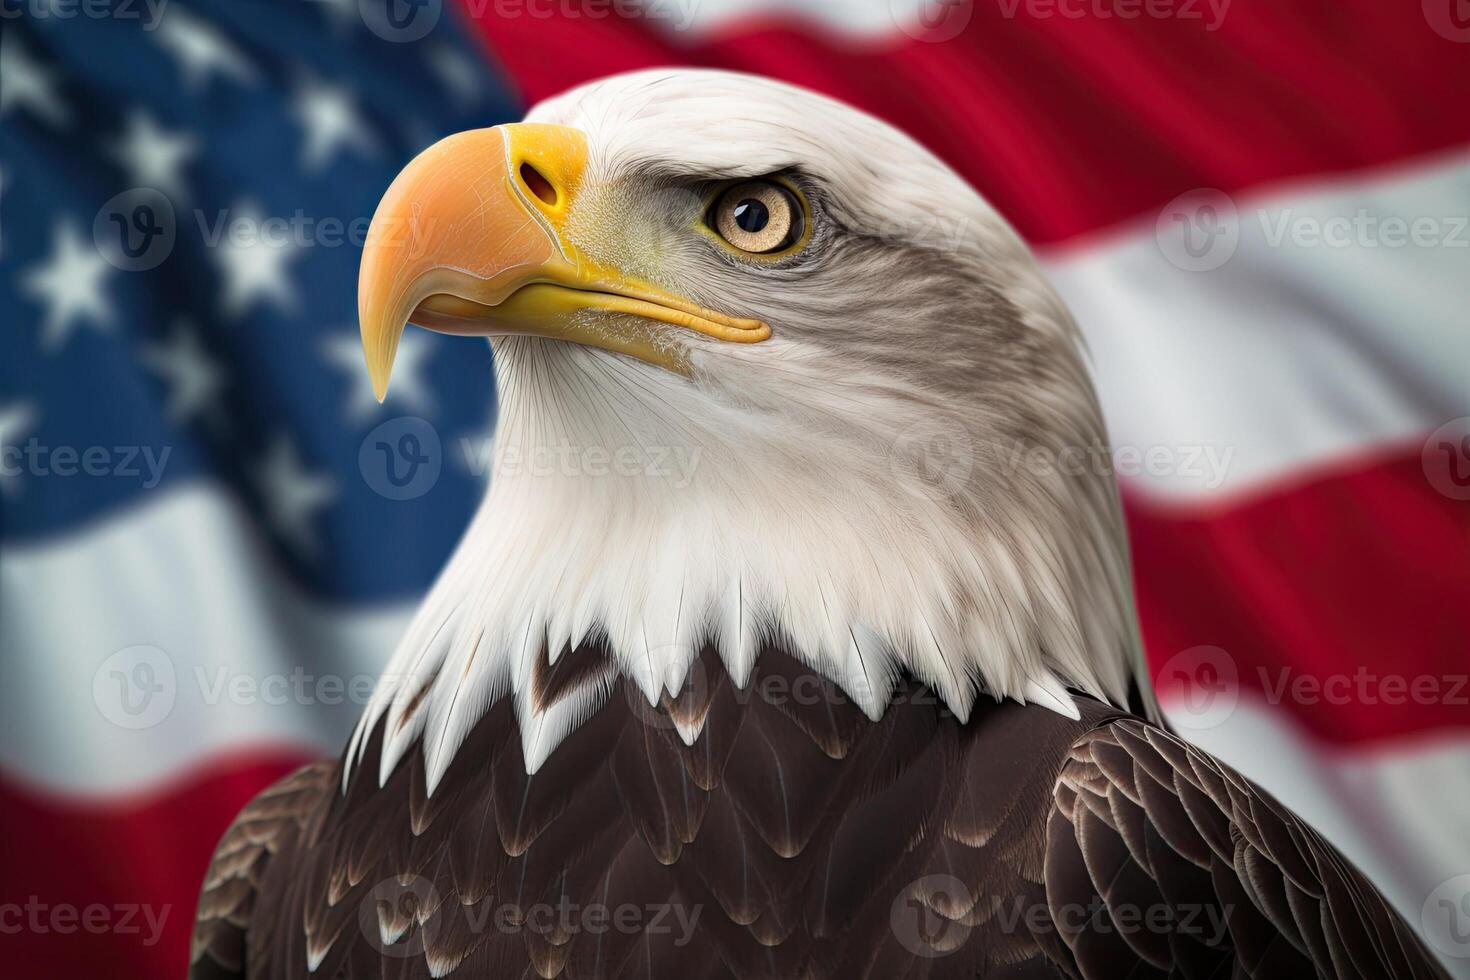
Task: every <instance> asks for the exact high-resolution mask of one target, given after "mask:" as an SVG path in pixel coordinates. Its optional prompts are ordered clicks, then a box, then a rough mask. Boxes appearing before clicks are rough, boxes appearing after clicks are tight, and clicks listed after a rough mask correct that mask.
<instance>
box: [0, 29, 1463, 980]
mask: <svg viewBox="0 0 1470 980" xmlns="http://www.w3.org/2000/svg"><path fill="white" fill-rule="evenodd" d="M0 13H3V15H4V16H3V19H0V260H3V266H0V311H3V313H4V322H5V330H4V333H3V335H0V664H3V677H0V724H3V729H0V732H3V734H0V882H3V888H0V956H3V958H4V962H5V964H6V967H5V973H6V975H7V976H17V977H25V976H36V977H40V976H46V977H70V976H98V975H105V976H116V977H122V976H138V977H154V976H167V975H180V974H181V973H182V972H183V969H184V966H185V963H186V960H187V952H186V950H187V942H188V934H189V929H190V924H191V921H192V918H193V907H194V899H195V895H196V893H197V888H198V884H199V881H200V878H201V875H202V873H203V869H204V867H205V864H206V861H207V859H208V856H209V854H210V851H211V849H212V847H213V845H214V843H215V841H216V839H217V838H218V836H219V834H220V833H221V832H222V831H223V829H224V827H225V826H226V824H227V823H228V822H229V820H230V819H231V818H232V817H233V815H234V814H235V812H236V811H237V810H238V809H239V807H240V806H241V805H242V804H243V803H244V802H245V801H246V800H247V799H248V798H249V797H250V796H252V795H253V794H254V793H255V792H257V791H258V790H259V789H260V788H262V787H263V786H264V785H266V784H267V783H269V782H270V781H272V780H274V779H275V778H277V777H279V776H280V775H281V774H283V773H284V772H286V771H287V770H289V769H290V768H292V767H294V766H295V765H297V764H299V763H300V762H301V761H303V760H305V759H308V758H315V757H319V756H322V755H326V754H334V753H336V752H338V751H340V749H341V748H342V745H343V743H344V740H345V737H346V734H347V732H348V730H349V727H350V725H351V724H352V722H353V721H354V720H355V718H356V716H357V714H358V712H359V711H360V710H361V707H362V704H363V702H364V700H365V699H366V696H367V693H368V692H369V691H370V689H371V685H372V683H373V680H374V678H375V676H376V672H377V671H378V670H379V669H381V666H382V664H383V662H384V661H385V660H386V657H387V654H388V652H389V651H390V648H391V647H392V645H393V643H394V642H395V640H396V639H397V637H398V634H399V633H400V631H401V630H402V628H403V626H404V625H405V622H406V618H407V615H408V613H409V611H410V610H411V608H412V606H413V604H414V602H415V600H416V598H417V597H418V596H420V595H421V594H422V593H423V591H424V590H425V589H426V588H427V587H428V585H429V583H430V582H431V580H432V578H433V576H434V575H435V573H436V572H437V570H438V569H439V568H440V567H441V565H442V564H443V562H444V560H445V559H446V557H447V555H448V552H449V550H450V548H451V547H452V546H453V544H454V542H455V541H456V539H457V537H458V534H459V532H460V531H461V529H462V528H463V527H464V525H465V523H466V522H467V520H468V518H469V515H470V513H471V510H472V508H473V507H474V506H475V504H476V502H477V500H478V498H479V496H480V493H481V491H482V488H483V479H484V476H485V470H486V459H487V457H486V455H485V453H484V447H485V438H486V436H487V434H488V432H489V431H490V426H491V424H492V422H493V406H494V391H493V379H492V375H491V372H490V363H489V352H488V349H480V350H479V352H478V353H475V350H476V349H475V348H474V347H473V346H471V347H468V348H467V347H465V346H462V345H460V344H451V345H448V346H445V345H441V343H440V342H439V340H438V338H436V337H435V336H434V335H431V334H428V333H425V332H422V331H419V332H410V333H409V334H407V335H405V337H404V347H403V349H402V350H401V351H400V354H399V358H398V364H397V367H396V369H395V375H394V384H393V387H392V389H391V393H390V396H389V400H388V401H387V402H386V403H385V404H384V405H382V406H379V405H378V404H377V403H376V402H375V401H374V399H373V398H372V397H371V391H370V388H369V384H368V378H367V374H366V372H365V370H364V369H363V366H362V358H361V353H360V349H359V346H358V340H357V328H356V322H355V296H356V292H355V277H356V270H357V262H358V255H359V248H360V245H361V242H362V236H363V234H364V233H365V231H366V226H367V221H368V218H369V217H370V216H371V215H372V212H373V208H374V207H375V205H376V203H377V200H378V197H379V196H380V195H381V193H382V191H383V190H384V189H385V188H386V187H387V185H388V183H389V182H390V181H391V180H392V178H393V176H394V175H395V174H396V173H397V171H398V170H399V168H401V167H402V165H403V164H404V163H406V162H407V161H408V160H409V159H410V158H411V157H412V156H413V155H414V154H415V153H416V152H418V151H419V150H420V149H422V148H423V147H425V146H426V145H428V144H429V143H431V142H432V141H434V140H435V139H437V138H439V137H441V136H444V135H446V134H448V133H452V132H456V131H459V130H463V129H468V128H474V127H480V126H488V125H492V124H495V123H498V122H504V121H508V120H513V119H516V118H518V117H519V116H520V115H521V113H522V112H523V111H524V109H525V108H526V106H528V105H529V104H531V103H532V102H534V101H536V100H537V99H540V98H541V97H543V96H546V95H550V94H553V93H555V92H557V91H560V90H562V89H564V88H566V87H568V86H570V85H573V84H576V83H578V82H582V81H585V80H587V79H590V78H595V77H597V76H600V75H604V74H607V73H610V72H614V71H620V70H626V69H632V68H641V67H647V66H654V65H665V64H697V65H708V66H719V67H726V68H735V69H741V70H746V71H752V72H757V73H762V74H767V75H771V76H775V77H779V78H783V79H786V80H788V81H793V82H797V83H799V84H803V85H806V86H809V87H811V88H814V89H817V90H820V91H823V92H826V93H828V94H831V95H835V96H837V97H839V98H841V99H844V100H845V101H848V102H850V103H852V104H854V105H856V106H858V107H860V108H864V109H867V110H869V111H871V112H874V113H876V114H878V115H880V116H882V117H884V118H886V119H888V120H890V121H891V122H894V123H896V124H897V125H899V126H900V127H902V128H904V129H905V130H907V131H908V132H909V133H911V134H912V135H913V136H915V137H916V138H918V139H919V140H920V141H921V142H923V143H925V144H926V145H927V146H929V147H930V148H932V149H933V150H935V151H936V152H937V153H939V154H940V155H941V156H942V157H944V158H945V159H946V160H947V161H948V162H949V163H950V164H952V165H953V166H954V167H956V168H957V169H958V170H959V171H960V172H961V173H963V174H964V175H965V176H966V177H967V178H968V179H969V180H970V181H971V182H972V183H973V184H974V185H975V186H976V187H977V188H979V189H980V190H981V191H982V192H983V193H984V194H986V195H987V196H988V197H989V198H990V200H991V201H992V202H994V203H995V205H996V206H997V207H998V209H999V210H1000V211H1001V213H1002V214H1004V215H1005V216H1007V217H1008V218H1009V219H1010V220H1011V222H1012V223H1013V224H1015V225H1016V227H1017V228H1018V229H1019V230H1020V231H1021V232H1022V234H1023V235H1025V236H1026V237H1027V238H1028V239H1029V240H1030V241H1031V242H1032V243H1033V245H1034V246H1035V247H1036V248H1037V250H1038V252H1039V253H1040V254H1041V255H1042V257H1043V260H1044V262H1045V264H1046V266H1047V268H1048V271H1049V272H1050V273H1051V275H1052V277H1053V279H1054V281H1055V282H1056V283H1057V285H1058V286H1059V288H1060V289H1061V290H1062V292H1063V294H1064V296H1065V297H1066V299H1067V300H1068V301H1069V303H1070V304H1071V305H1072V307H1073V309H1074V312H1075V313H1076V314H1077V317H1078V319H1079V321H1080V323H1081V326H1082V329H1083V332H1084V333H1085V334H1086V336H1087V339H1088V343H1089V346H1090V349H1091V353H1092V357H1093V359H1094V368H1095V371H1096V375H1097V379H1098V384H1099V386H1100V389H1101V394H1102V399H1103V403H1104V408H1105V411H1106V414H1107V418H1108V423H1109V426H1110V430H1111V436H1112V439H1113V442H1114V448H1113V461H1114V464H1115V466H1116V468H1117V471H1118V473H1119V478H1120V481H1121V483H1122V486H1123V492H1124V496H1125V503H1126V506H1127V509H1128V517H1129V522H1130V531H1131V535H1132V542H1133V548H1134V558H1135V577H1136V583H1137V590H1138V604H1139V609H1140V613H1141V616H1142V622H1143V627H1144V633H1145V641H1146V646H1147V649H1148V654H1149V659H1150V662H1151V665H1152V667H1153V670H1154V673H1155V677H1156V683H1157V685H1158V688H1159V692H1160V696H1161V698H1162V700H1163V703H1164V705H1165V707H1166V709H1167V710H1168V711H1169V713H1170V716H1171V718H1172V719H1173V720H1174V722H1175V724H1176V726H1177V727H1178V729H1179V730H1180V731H1181V733H1182V734H1184V735H1185V736H1187V737H1189V738H1191V739H1193V740H1195V741H1197V742H1199V743H1200V744H1202V745H1204V746H1205V747H1206V748H1208V749H1209V750H1211V751H1213V752H1215V753H1216V754H1217V755H1219V756H1221V757H1222V758H1224V759H1225V760H1226V761H1228V762H1230V763H1232V764H1234V765H1236V766H1237V767H1239V768H1240V769H1242V770H1243V771H1244V772H1245V773H1246V774H1248V775H1250V776H1252V777H1253V778H1255V779H1256V780H1257V781H1259V782H1261V783H1263V784H1264V785H1265V786H1266V788H1267V789H1269V790H1271V791H1272V792H1274V793H1275V794H1277V795H1278V796H1279V797H1281V798H1282V799H1283V800H1284V801H1285V802H1286V803H1288V804H1289V805H1291V806H1293V807H1295V808H1296V809H1297V810H1298V811H1300V812H1301V813H1302V814H1303V815H1304V816H1305V817H1306V818H1307V819H1309V820H1310V821H1311V822H1313V823H1314V824H1315V825H1316V826H1317V827H1318V828H1319V829H1321V830H1322V831H1323V832H1324V833H1325V834H1326V836H1328V837H1329V838H1330V839H1332V840H1333V841H1334V842H1335V843H1336V844H1338V846H1339V847H1341V848H1342V849H1343V850H1344V851H1345V852H1346V853H1347V854H1348V855H1350V856H1351V857H1352V858H1353V859H1354V860H1355V861H1357V862H1358V863H1359V864H1360V865H1361V866H1362V867H1363V869H1364V870H1365V871H1366V872H1367V873H1368V874H1369V876H1370V877H1372V878H1373V879H1374V880H1375V881H1376V882H1377V883H1378V884H1379V885H1380V887H1382V888H1383V889H1384V891H1385V892H1386V894H1388V895H1389V896H1390V898H1391V899H1392V900H1393V901H1394V902H1395V904H1397V906H1398V907H1399V908H1400V910H1401V911H1402V912H1403V913H1404V914H1405V916H1406V917H1407V919H1408V920H1409V921H1410V922H1411V923H1413V924H1415V925H1416V926H1418V927H1420V928H1421V929H1423V930H1424V931H1425V934H1426V936H1427V937H1428V938H1429V940H1430V942H1431V943H1432V945H1434V946H1435V948H1437V949H1438V950H1439V951H1440V952H1441V953H1442V954H1443V955H1444V956H1445V957H1446V961H1447V962H1448V963H1449V964H1450V966H1451V969H1452V970H1454V971H1455V972H1456V975H1461V976H1470V684H1467V680H1466V679H1467V675H1470V630H1467V614H1470V504H1467V502H1470V229H1467V227H1466V226H1467V216H1470V114H1467V113H1466V112H1464V111H1463V110H1464V104H1465V98H1466V96H1467V94H1470V15H1467V11H1466V9H1465V6H1464V4H1463V0H1423V2H1422V3H1398V4H1386V3H1381V2H1373V0H1290V2H1287V0H1233V2H1231V0H1150V2H1147V3H1145V2H1142V0H803V2H786V3H777V2H775V0H618V2H613V0H360V2H359V0H151V2H149V0H94V2H91V3H83V2H80V0H78V2H71V0H0ZM935 231H936V233H938V234H943V233H946V229H942V228H940V229H935ZM950 231H953V230H950ZM467 351H469V353H467Z"/></svg>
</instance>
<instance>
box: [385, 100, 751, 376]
mask: <svg viewBox="0 0 1470 980" xmlns="http://www.w3.org/2000/svg"><path fill="white" fill-rule="evenodd" d="M586 162H587V139H586V137H585V136H584V135H583V134H582V132H581V131H580V130H576V129H571V128H569V127H566V126H549V125H543V124H538V123H517V124H514V125H506V126H495V127H492V128H490V129H477V130H471V131H469V132H465V133H459V134H457V135H454V136H450V137H448V138H447V139H444V140H441V141H439V142H438V143H435V144H434V145H433V146H431V147H429V148H428V149H427V150H425V151H424V152H423V153H421V154H419V155H418V157H416V158H415V159H414V160H413V161H411V162H410V163H409V165H408V166H407V167H405V168H404V169H403V172H402V173H400V174H399V175H398V177H397V178H396V179H395V180H394V181H393V183H392V185H390V186H389V188H388V191H387V193H386V194H384V195H383V200H382V202H381V203H380V204H379V205H378V210H377V213H375V214H374V215H373V220H372V224H371V225H370V226H369V228H368V235H367V241H366V243H365V244H364V246H363V252H362V266H361V270H360V273H359V276H358V284H357V309H358V317H359V320H360V323H361V327H362V344H363V351H364V353H365V355H366V357H367V368H368V373H369V375H370V376H371V377H372V382H373V391H374V392H375V393H376V394H377V396H378V400H379V401H382V400H383V397H384V396H385V395H386V394H387V391H388V376H389V374H390V373H391V371H392V369H393V358H394V356H395V355H396V354H397V352H398V341H399V338H400V337H402V335H403V328H404V325H405V324H407V323H409V322H410V321H411V322H413V323H416V324H418V325H420V326H422V327H427V328H429V329H431V330H437V331H440V332H443V333H455V334H473V335H481V336H507V335H515V334H520V335H534V336H540V337H556V338H559V339H563V340H569V341H573V342H576V343H581V344H587V345H590V346H594V347H601V348H604V349H606V350H611V351H617V352H619V353H623V354H630V355H632V356H634V357H638V358H640V359H642V360H645V361H649V362H651V363H654V364H659V365H661V366H664V367H667V368H670V369H673V370H682V369H683V367H684V365H683V363H682V359H681V357H680V355H679V354H678V353H677V352H676V351H675V350H674V349H673V347H672V345H670V344H668V343H667V339H666V338H664V337H662V336H661V335H662V334H663V333H665V332H666V328H663V327H661V326H659V325H660V324H669V325H673V326H675V327H679V328H683V329H686V330H692V331H694V332H695V333H699V334H704V335H705V336H707V337H712V338H715V339H717V340H723V341H730V342H734V343H747V344H748V343H755V342H758V341H762V340H765V339H766V338H767V337H769V336H770V335H771V328H770V327H769V326H767V325H766V324H765V323H762V322H761V321H759V320H747V319H741V318H738V317H732V316H727V315H725V314H723V313H718V312H716V311H714V310H709V309H706V308H704V307H702V306H699V305H697V304H695V303H692V302H690V301H689V300H687V299H683V298H682V297H678V296H674V295H671V294H670V293H668V292H665V291H664V290H661V289H659V288H658V287H656V286H654V285H652V284H651V283H647V282H644V281H642V280H639V279H635V278H633V277H631V276H628V275H626V274H624V273H622V272H621V271H620V270H618V269H615V268H612V267H609V266H606V265H603V264H601V263H598V262H595V261H593V260H591V259H589V258H588V257H587V256H586V255H584V254H583V253H582V252H581V251H580V250H579V249H578V248H577V247H576V246H575V245H573V244H572V243H571V242H570V241H568V240H567V237H566V235H565V234H564V233H563V224H564V221H565V218H566V215H567V213H568V211H569V210H570V209H571V207H572V204H573V203H574V201H575V198H576V194H577V191H578V187H579V184H580V182H581V178H582V173H583V170H584V169H585V167H586ZM587 310H607V311H612V312H617V313H627V314H633V315H634V316H636V317H638V318H639V319H638V320H637V321H635V322H636V323H639V324H642V325H643V327H642V328H641V329H636V328H635V329H629V328H628V327H627V325H626V322H624V323H622V324H617V325H615V324H610V323H608V322H606V318H603V317H597V316H586V315H584V311H587Z"/></svg>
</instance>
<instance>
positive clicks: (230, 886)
mask: <svg viewBox="0 0 1470 980" xmlns="http://www.w3.org/2000/svg"><path fill="white" fill-rule="evenodd" d="M335 771H336V766H335V764H334V763H332V762H329V761H323V762H314V763H311V764H309V765H306V766H302V767H301V768H300V769H297V770H296V771H295V772H292V773H291V774H290V775H287V776H284V777H282V778H281V779H279V780H277V781H276V782H275V783H273V784H271V785H270V786H268V787H266V788H265V789H264V790H262V791H261V792H260V793H259V794H257V795H256V796H255V797H254V798H253V799H252V800H251V801H250V802H249V803H247V804H245V807H244V808H243V809H242V810H241V811H240V813H239V814H238V815H237V816H236V817H235V819H234V822H232V823H231V824H230V826H229V827H228V828H227V829H226V830H225V833H224V836H223V837H221V838H220V842H219V844H217V845H216V846H215V850H214V856H213V857H212V858H210V861H209V869H208V870H207V871H206V872H205V875H204V883H203V885H202V886H201V887H200V892H199V906H198V910H197V912H196V914H195V917H194V933H193V938H192V940H191V941H190V945H189V977H190V978H191V980H226V978H234V977H244V976H245V975H246V943H247V938H248V937H252V936H259V935H262V931H261V930H256V931H255V932H254V933H252V932H251V929H250V925H251V920H252V918H253V916H254V915H255V913H256V911H257V899H258V898H259V897H260V895H261V892H262V889H263V887H264V884H265V878H266V874H267V873H268V871H269V870H270V869H271V868H272V866H273V862H275V861H276V859H277V858H278V857H280V855H281V854H282V853H284V852H288V851H292V850H295V849H297V848H299V847H300V846H301V845H302V843H303V839H304V838H306V837H307V836H309V834H310V829H311V826H312V825H313V824H314V823H316V822H318V821H319V820H320V818H321V815H322V813H323V812H324V810H325V806H324V804H325V803H326V802H328V801H329V800H330V799H331V792H332V787H333V783H334V773H335Z"/></svg>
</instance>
